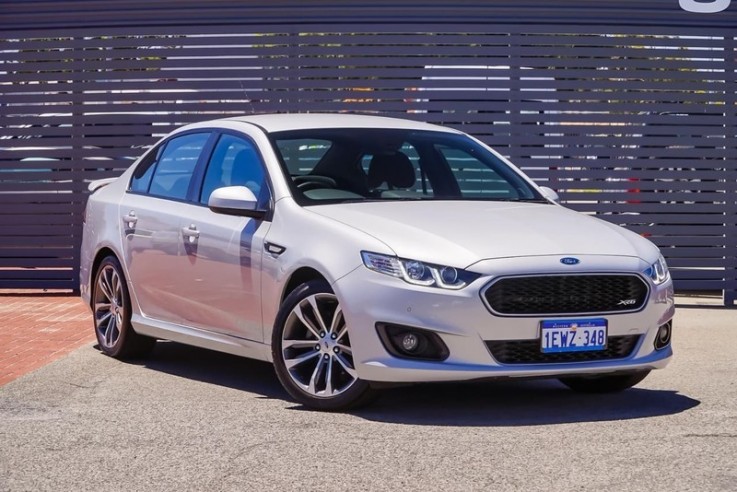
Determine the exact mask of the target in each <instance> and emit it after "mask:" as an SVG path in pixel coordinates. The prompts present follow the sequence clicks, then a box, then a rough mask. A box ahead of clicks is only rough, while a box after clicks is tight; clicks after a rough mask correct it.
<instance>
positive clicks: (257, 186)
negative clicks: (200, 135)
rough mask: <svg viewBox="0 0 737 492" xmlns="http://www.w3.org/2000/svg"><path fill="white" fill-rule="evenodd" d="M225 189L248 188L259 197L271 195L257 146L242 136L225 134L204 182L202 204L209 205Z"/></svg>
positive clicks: (216, 147) (213, 154) (201, 196)
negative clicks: (215, 194)
mask: <svg viewBox="0 0 737 492" xmlns="http://www.w3.org/2000/svg"><path fill="white" fill-rule="evenodd" d="M223 186H245V187H246V188H248V189H250V190H251V191H252V192H253V194H254V195H255V196H256V197H257V198H259V203H263V201H262V200H261V198H262V195H266V196H268V192H267V190H266V186H265V180H264V168H263V165H262V163H261V158H260V157H259V154H258V152H256V148H255V146H254V145H253V144H252V143H251V142H249V141H248V140H245V139H243V138H240V137H236V136H233V135H227V134H225V135H222V136H221V137H220V140H218V143H217V145H216V146H215V150H214V152H213V153H212V157H211V158H210V163H209V164H208V166H207V171H206V172H205V180H204V182H203V183H202V191H201V193H200V203H204V204H207V201H208V200H209V199H210V195H211V194H212V192H213V191H214V190H216V189H217V188H222V187H223Z"/></svg>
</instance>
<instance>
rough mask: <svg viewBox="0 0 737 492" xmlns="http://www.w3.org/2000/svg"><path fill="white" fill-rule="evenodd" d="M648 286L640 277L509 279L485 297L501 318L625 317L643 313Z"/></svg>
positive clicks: (495, 285) (583, 276)
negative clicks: (620, 315)
mask: <svg viewBox="0 0 737 492" xmlns="http://www.w3.org/2000/svg"><path fill="white" fill-rule="evenodd" d="M647 294H648V287H647V284H646V283H645V282H644V281H643V280H642V279H641V278H640V277H638V276H637V275H603V274H597V275H545V276H540V277H507V278H502V279H501V280H498V281H496V282H494V283H493V284H492V285H491V286H490V287H489V288H488V289H486V292H484V296H485V297H486V301H487V302H488V303H489V307H491V309H492V311H494V312H495V313H498V314H501V315H511V316H514V315H527V316H532V315H551V314H586V313H622V312H632V311H638V310H640V309H642V306H643V305H644V304H645V301H646V300H647Z"/></svg>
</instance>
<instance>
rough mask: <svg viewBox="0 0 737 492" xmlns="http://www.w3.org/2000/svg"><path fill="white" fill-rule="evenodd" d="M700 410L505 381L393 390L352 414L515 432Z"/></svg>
mask: <svg viewBox="0 0 737 492" xmlns="http://www.w3.org/2000/svg"><path fill="white" fill-rule="evenodd" d="M645 384H646V383H645ZM700 404H701V402H700V401H699V400H695V399H693V398H690V397H688V396H685V395H681V394H679V393H678V392H677V391H671V390H653V389H647V388H637V387H635V388H632V389H629V390H627V391H623V392H621V393H614V394H602V395H595V394H581V393H575V392H573V391H571V390H569V389H567V388H566V387H564V386H563V385H562V384H560V383H558V382H557V381H555V380H532V381H530V380H527V381H521V380H517V381H511V380H505V381H494V382H483V383H453V384H449V383H440V384H432V385H430V384H422V385H415V386H408V387H404V388H395V389H392V390H388V391H386V392H385V394H384V395H382V397H381V399H379V400H378V401H377V402H376V403H374V405H372V406H371V407H367V408H364V409H360V410H356V411H355V412H353V413H354V415H356V416H360V417H362V418H365V419H367V420H371V421H377V422H391V423H399V424H411V425H442V426H455V427H464V426H491V427H514V426H533V425H555V424H566V423H576V422H602V421H615V420H628V419H641V418H649V417H660V416H666V415H674V414H678V413H681V412H684V411H686V410H689V409H691V408H694V407H696V406H698V405H700Z"/></svg>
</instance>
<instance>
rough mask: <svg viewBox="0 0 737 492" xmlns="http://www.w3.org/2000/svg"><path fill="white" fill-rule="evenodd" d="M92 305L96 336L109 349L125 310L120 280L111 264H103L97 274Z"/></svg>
mask: <svg viewBox="0 0 737 492" xmlns="http://www.w3.org/2000/svg"><path fill="white" fill-rule="evenodd" d="M94 306H95V329H96V330H97V333H98V337H97V338H98V340H99V342H100V343H101V344H102V345H103V346H104V347H105V348H108V349H111V348H113V347H114V346H115V344H116V343H117V341H118V339H119V338H120V334H121V329H122V327H123V315H124V312H125V302H124V297H123V285H122V281H121V278H120V274H119V273H118V272H117V270H116V269H115V268H114V267H113V266H112V265H105V266H103V268H102V270H101V271H100V273H99V275H98V276H97V284H96V285H95V298H94Z"/></svg>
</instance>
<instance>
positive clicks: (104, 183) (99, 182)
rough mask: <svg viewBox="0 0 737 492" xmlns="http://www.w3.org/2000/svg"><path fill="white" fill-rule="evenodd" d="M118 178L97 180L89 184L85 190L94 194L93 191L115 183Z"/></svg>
mask: <svg viewBox="0 0 737 492" xmlns="http://www.w3.org/2000/svg"><path fill="white" fill-rule="evenodd" d="M116 179H118V178H105V179H97V180H95V181H93V182H91V183H90V184H89V186H87V189H88V190H90V193H94V192H95V191H97V190H99V189H100V188H102V187H104V186H107V185H109V184H110V183H112V182H113V181H115V180H116Z"/></svg>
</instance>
